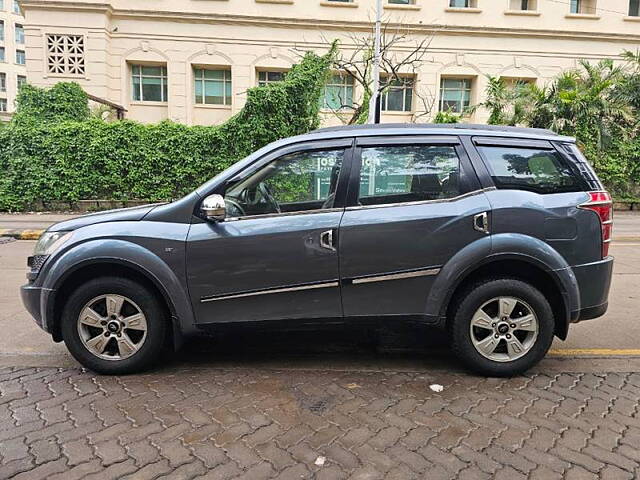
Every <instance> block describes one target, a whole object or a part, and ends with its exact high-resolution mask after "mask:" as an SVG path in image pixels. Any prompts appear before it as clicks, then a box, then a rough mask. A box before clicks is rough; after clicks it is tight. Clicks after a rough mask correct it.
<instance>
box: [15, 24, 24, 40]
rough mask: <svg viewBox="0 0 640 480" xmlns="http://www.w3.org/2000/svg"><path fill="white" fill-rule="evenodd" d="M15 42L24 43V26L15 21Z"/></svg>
mask: <svg viewBox="0 0 640 480" xmlns="http://www.w3.org/2000/svg"><path fill="white" fill-rule="evenodd" d="M16 43H17V44H19V45H24V27H23V26H22V25H18V24H17V23H16Z"/></svg>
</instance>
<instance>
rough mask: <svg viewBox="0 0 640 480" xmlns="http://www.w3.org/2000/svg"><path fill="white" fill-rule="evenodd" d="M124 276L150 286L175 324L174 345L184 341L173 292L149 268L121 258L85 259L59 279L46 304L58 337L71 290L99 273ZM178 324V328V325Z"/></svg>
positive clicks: (172, 336) (172, 334)
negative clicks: (169, 292)
mask: <svg viewBox="0 0 640 480" xmlns="http://www.w3.org/2000/svg"><path fill="white" fill-rule="evenodd" d="M108 276H115V277H118V276H122V277H125V278H129V279H132V280H134V281H136V282H139V283H141V284H143V285H145V286H146V287H147V288H149V289H150V290H151V291H152V292H153V293H154V294H155V296H156V298H157V300H158V301H159V302H160V304H161V305H162V306H163V307H164V308H165V310H166V312H167V314H168V316H169V318H170V319H171V323H172V327H173V328H171V329H169V332H170V334H171V339H172V341H173V344H174V346H175V347H178V346H179V345H180V343H181V333H180V328H179V326H178V325H177V322H178V311H177V309H176V306H175V304H174V302H173V300H172V299H171V297H170V295H169V294H168V292H167V291H166V289H165V288H164V286H163V285H162V283H161V282H160V281H159V280H158V278H157V277H156V276H155V275H153V274H152V273H151V272H149V271H148V270H146V269H144V268H143V267H141V266H140V265H138V264H136V263H133V262H130V261H127V260H123V259H119V258H98V259H91V260H85V261H83V262H80V263H78V264H76V265H74V266H73V267H71V268H69V269H68V270H67V271H65V273H64V274H63V275H62V276H61V277H60V278H59V279H58V280H57V282H56V284H55V289H54V290H53V294H52V297H51V298H50V301H49V302H48V305H47V310H48V311H47V315H46V318H47V322H48V323H49V331H50V332H51V334H52V336H53V339H54V340H55V341H61V340H62V333H61V319H62V311H63V309H64V306H65V305H66V302H67V299H68V298H69V296H70V294H71V292H72V291H73V290H74V289H75V288H77V287H78V286H79V285H81V284H82V283H83V282H84V281H86V280H88V279H91V278H96V277H108ZM176 327H178V328H176Z"/></svg>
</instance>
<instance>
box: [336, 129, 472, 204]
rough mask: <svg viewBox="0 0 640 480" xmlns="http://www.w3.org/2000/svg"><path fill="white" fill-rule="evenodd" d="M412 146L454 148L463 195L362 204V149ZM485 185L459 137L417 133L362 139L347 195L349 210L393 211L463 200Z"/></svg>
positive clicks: (354, 159)
mask: <svg viewBox="0 0 640 480" xmlns="http://www.w3.org/2000/svg"><path fill="white" fill-rule="evenodd" d="M403 146H405V147H409V146H427V147H428V146H452V147H454V148H455V150H456V154H457V155H458V159H459V160H460V178H459V180H458V188H459V195H457V196H455V197H451V198H441V199H436V200H419V201H415V202H399V203H382V204H378V205H360V204H359V202H358V197H359V195H360V172H361V170H362V149H363V148H369V147H403ZM481 190H482V189H481V186H480V182H479V180H478V177H477V175H476V173H475V171H474V168H473V166H472V164H471V159H470V158H469V155H468V154H467V151H466V150H465V148H464V147H463V144H462V142H461V139H460V137H458V136H455V135H438V134H426V135H425V134H416V135H402V136H395V135H394V136H379V137H358V138H357V139H356V146H355V150H354V155H353V160H352V165H351V174H350V175H349V189H348V193H347V201H346V209H347V210H362V209H370V208H390V207H403V206H410V205H424V204H430V203H446V202H454V201H456V200H458V199H460V198H463V197H466V196H469V195H474V194H476V193H478V192H480V191H481Z"/></svg>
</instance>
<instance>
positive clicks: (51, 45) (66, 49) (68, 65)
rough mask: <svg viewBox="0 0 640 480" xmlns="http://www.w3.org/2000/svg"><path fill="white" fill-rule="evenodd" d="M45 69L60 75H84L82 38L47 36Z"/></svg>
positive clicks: (79, 36)
mask: <svg viewBox="0 0 640 480" xmlns="http://www.w3.org/2000/svg"><path fill="white" fill-rule="evenodd" d="M47 69H48V70H49V73H55V74H60V75H84V72H85V65H84V37H83V36H82V35H47Z"/></svg>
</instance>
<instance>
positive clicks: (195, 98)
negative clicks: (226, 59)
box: [192, 65, 233, 108]
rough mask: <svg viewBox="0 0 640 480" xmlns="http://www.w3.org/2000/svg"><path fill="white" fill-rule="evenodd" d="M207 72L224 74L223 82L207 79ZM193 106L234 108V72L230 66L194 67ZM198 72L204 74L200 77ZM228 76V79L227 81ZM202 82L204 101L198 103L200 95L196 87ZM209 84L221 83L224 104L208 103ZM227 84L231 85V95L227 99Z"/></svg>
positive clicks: (202, 97)
mask: <svg viewBox="0 0 640 480" xmlns="http://www.w3.org/2000/svg"><path fill="white" fill-rule="evenodd" d="M205 71H211V72H223V76H222V79H221V80H216V79H212V78H205V73H204V72H205ZM192 72H193V104H194V106H195V107H213V108H216V107H217V108H231V107H232V106H233V71H232V69H231V67H230V66H210V65H208V66H204V65H203V66H200V65H193V67H192ZM198 72H202V75H201V76H200V77H198ZM227 76H228V79H227ZM198 82H200V83H201V84H202V95H200V97H201V99H202V101H201V102H200V101H198V95H197V93H196V92H197V90H196V85H197V84H198ZM207 82H211V83H213V82H221V83H222V90H223V93H224V95H223V97H222V98H223V101H222V103H207V102H206V94H205V93H206V85H207ZM227 83H228V84H229V89H230V91H231V94H230V95H229V96H228V97H227Z"/></svg>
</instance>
